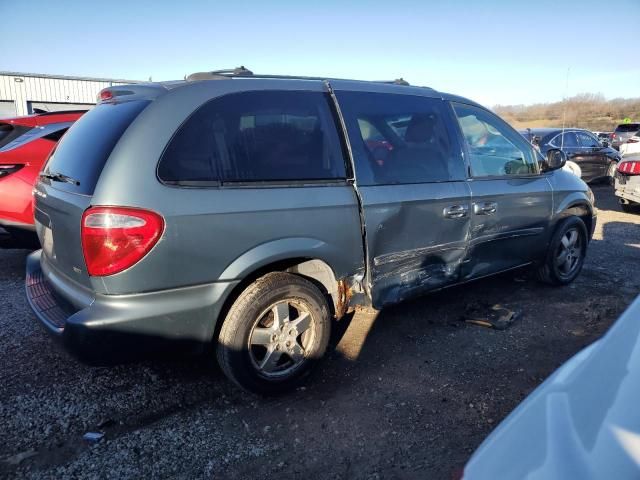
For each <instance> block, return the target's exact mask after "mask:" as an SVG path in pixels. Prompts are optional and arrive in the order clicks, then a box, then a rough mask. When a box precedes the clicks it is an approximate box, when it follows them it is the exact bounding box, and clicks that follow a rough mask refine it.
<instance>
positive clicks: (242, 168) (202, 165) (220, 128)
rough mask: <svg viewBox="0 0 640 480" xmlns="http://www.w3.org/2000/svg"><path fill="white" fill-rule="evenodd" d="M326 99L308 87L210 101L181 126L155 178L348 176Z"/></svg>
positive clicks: (187, 181)
mask: <svg viewBox="0 0 640 480" xmlns="http://www.w3.org/2000/svg"><path fill="white" fill-rule="evenodd" d="M328 100H329V99H328V97H327V96H326V94H324V93H321V92H304V91H249V92H243V93H234V94H228V95H225V96H223V97H219V98H216V99H213V100H211V101H209V102H208V103H206V104H204V105H203V106H202V107H200V108H199V109H198V110H196V112H195V113H193V114H192V115H191V116H190V117H189V118H188V119H187V120H186V121H185V122H184V123H183V125H182V126H181V127H180V128H179V129H178V131H177V132H176V134H175V135H174V137H173V138H172V140H171V141H170V143H169V145H168V146H167V148H166V150H165V153H164V154H163V157H162V159H161V160H160V163H159V165H158V177H159V178H160V180H161V181H163V182H165V183H169V184H177V185H185V186H199V185H201V186H206V185H208V184H215V183H218V182H222V183H225V182H226V183H234V182H241V183H244V182H279V181H283V182H287V181H304V180H308V181H315V180H331V179H341V178H345V176H346V174H345V163H344V157H343V155H342V150H341V148H340V141H339V137H338V133H337V130H336V127H335V123H334V120H333V118H332V114H331V111H330V109H329V103H328Z"/></svg>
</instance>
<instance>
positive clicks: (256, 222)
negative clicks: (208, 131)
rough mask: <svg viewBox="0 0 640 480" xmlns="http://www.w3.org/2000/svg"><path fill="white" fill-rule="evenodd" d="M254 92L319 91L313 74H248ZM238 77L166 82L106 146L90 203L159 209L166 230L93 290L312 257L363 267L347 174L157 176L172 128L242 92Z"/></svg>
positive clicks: (156, 286) (232, 272) (179, 281)
mask: <svg viewBox="0 0 640 480" xmlns="http://www.w3.org/2000/svg"><path fill="white" fill-rule="evenodd" d="M251 85H252V87H251V89H252V90H264V89H278V90H301V89H305V90H310V91H323V86H322V83H320V82H307V83H305V82H300V81H286V80H279V81H277V82H274V81H271V82H269V81H265V82H264V83H261V82H252V84H251ZM246 90H248V89H247V86H246V84H244V83H243V82H242V81H235V80H228V81H226V80H220V81H215V82H212V81H204V82H197V83H194V84H191V85H188V86H187V87H184V88H177V89H175V90H171V91H170V92H168V93H167V94H165V95H163V96H161V97H159V98H157V99H156V100H155V101H153V102H152V103H151V104H150V105H149V106H148V107H147V108H146V109H145V110H143V111H142V113H141V114H140V115H139V116H138V117H137V118H136V120H134V122H133V123H132V125H131V126H130V127H129V128H128V129H127V131H126V132H125V133H124V135H123V136H122V138H121V139H120V141H119V142H118V144H117V145H116V147H115V149H114V150H113V152H112V154H111V156H110V158H109V161H108V162H107V165H106V166H105V168H104V170H103V172H102V174H101V177H100V180H99V182H98V185H97V186H96V190H95V193H94V197H93V199H92V204H93V205H126V206H131V207H140V208H147V209H151V210H154V211H156V212H157V213H159V214H161V215H162V216H163V217H164V219H165V222H166V227H165V231H164V234H163V235H162V237H161V239H160V241H159V242H158V244H157V245H156V246H155V247H154V248H153V250H152V251H151V252H150V253H149V254H148V255H147V256H146V257H145V258H144V259H142V260H141V261H140V262H139V263H137V264H136V265H134V266H133V267H132V268H130V269H129V270H126V271H124V272H122V273H119V274H116V275H112V276H109V277H104V278H102V279H101V285H100V286H98V290H99V291H100V292H101V293H109V294H119V293H134V292H146V291H155V290H162V289H171V288H178V287H182V286H188V285H198V284H204V283H211V282H216V281H223V280H224V281H227V280H235V279H240V278H242V277H244V276H245V275H247V274H249V273H250V272H252V271H253V270H255V269H257V268H260V267H261V266H263V265H265V264H268V263H271V262H273V261H278V260H282V259H286V258H295V257H297V258H318V259H322V260H324V261H325V262H326V263H328V264H329V266H330V267H331V268H332V269H333V273H334V275H335V277H336V278H340V277H342V276H346V275H352V274H354V273H357V272H358V271H361V270H362V269H363V268H364V254H363V247H362V235H361V226H360V217H359V210H358V204H357V199H356V196H355V192H354V190H353V188H352V187H351V186H350V185H348V184H347V183H346V182H344V183H342V184H336V183H334V184H326V185H317V184H316V185H301V184H299V185H292V186H267V185H262V186H258V185H255V186H252V187H251V188H248V187H211V188H184V187H174V186H167V185H164V184H162V183H161V182H160V181H159V180H158V179H157V176H156V169H157V164H158V160H159V159H160V157H161V156H162V153H163V151H164V148H165V146H166V145H167V143H168V142H169V140H170V139H171V137H172V136H173V134H174V132H175V131H176V130H177V129H178V127H179V126H180V125H181V124H182V122H183V121H184V120H186V118H187V117H188V116H189V115H190V114H191V113H192V112H193V111H195V110H196V109H197V108H198V107H199V106H200V105H202V104H203V103H204V102H206V101H208V100H210V99H212V98H215V97H217V96H220V95H222V94H226V93H232V92H236V91H246Z"/></svg>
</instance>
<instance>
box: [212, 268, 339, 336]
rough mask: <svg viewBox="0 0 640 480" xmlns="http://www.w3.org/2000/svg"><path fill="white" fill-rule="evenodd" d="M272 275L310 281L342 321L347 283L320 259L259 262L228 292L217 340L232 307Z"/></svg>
mask: <svg viewBox="0 0 640 480" xmlns="http://www.w3.org/2000/svg"><path fill="white" fill-rule="evenodd" d="M272 272H287V273H291V274H294V275H299V276H301V277H304V278H306V279H307V280H309V281H311V282H312V283H313V284H314V285H315V286H316V287H318V289H319V290H320V291H321V292H322V293H323V294H324V295H325V296H326V297H327V301H328V303H329V307H330V308H331V313H332V315H333V316H334V317H335V318H338V319H339V318H341V317H342V316H343V315H344V314H345V313H346V309H347V304H348V298H347V288H346V282H345V280H344V279H338V278H336V274H335V272H334V270H333V268H332V267H331V266H330V265H329V264H328V263H327V262H326V261H325V260H324V259H320V258H311V257H308V256H307V257H304V256H303V257H300V256H296V257H289V258H281V259H278V260H273V261H271V262H260V263H259V265H254V268H253V269H248V270H246V271H244V272H243V277H242V279H241V280H240V282H239V283H238V284H237V285H236V286H235V287H234V288H233V289H232V290H231V291H230V292H229V294H228V295H227V297H226V299H225V301H224V303H223V306H222V308H221V309H220V312H219V314H218V319H217V321H216V326H215V330H214V334H213V338H214V339H215V338H217V337H218V334H219V332H220V328H221V327H222V324H223V322H224V319H225V318H226V316H227V313H228V312H229V309H230V308H231V306H232V305H233V303H234V302H235V301H236V300H237V298H238V297H239V296H240V294H241V293H242V292H243V291H244V290H245V289H246V288H247V287H248V286H249V285H250V284H251V283H253V282H254V281H256V280H257V279H258V278H260V277H262V276H264V275H266V274H268V273H272Z"/></svg>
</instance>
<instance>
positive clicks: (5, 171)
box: [0, 163, 24, 178]
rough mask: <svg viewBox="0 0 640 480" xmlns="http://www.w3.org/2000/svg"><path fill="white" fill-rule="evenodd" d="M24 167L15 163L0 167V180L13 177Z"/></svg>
mask: <svg viewBox="0 0 640 480" xmlns="http://www.w3.org/2000/svg"><path fill="white" fill-rule="evenodd" d="M22 167H24V165H22V164H20V163H15V164H11V165H0V178H3V177H6V176H7V175H11V174H12V173H15V172H17V171H18V170H20V169H21V168H22Z"/></svg>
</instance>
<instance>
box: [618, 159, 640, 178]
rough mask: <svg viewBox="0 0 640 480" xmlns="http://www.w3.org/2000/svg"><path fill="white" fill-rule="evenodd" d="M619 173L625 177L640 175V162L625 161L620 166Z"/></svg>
mask: <svg viewBox="0 0 640 480" xmlns="http://www.w3.org/2000/svg"><path fill="white" fill-rule="evenodd" d="M618 171H619V172H620V173H624V174H625V175H640V161H624V162H620V163H619V164H618Z"/></svg>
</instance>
